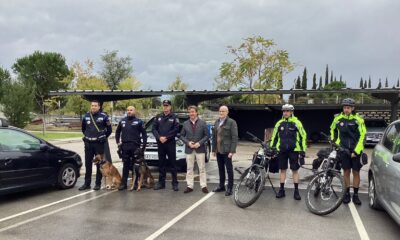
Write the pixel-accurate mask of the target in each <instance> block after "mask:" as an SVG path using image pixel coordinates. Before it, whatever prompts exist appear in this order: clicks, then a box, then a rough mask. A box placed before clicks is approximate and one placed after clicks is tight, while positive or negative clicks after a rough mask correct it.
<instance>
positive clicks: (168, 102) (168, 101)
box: [162, 100, 171, 106]
mask: <svg viewBox="0 0 400 240" xmlns="http://www.w3.org/2000/svg"><path fill="white" fill-rule="evenodd" d="M162 105H170V106H171V101H170V100H164V101H163V102H162Z"/></svg>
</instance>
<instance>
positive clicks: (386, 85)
mask: <svg viewBox="0 0 400 240" xmlns="http://www.w3.org/2000/svg"><path fill="white" fill-rule="evenodd" d="M385 87H386V88H387V87H389V82H388V79H387V78H386V81H385Z"/></svg>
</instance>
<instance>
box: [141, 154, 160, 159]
mask: <svg viewBox="0 0 400 240" xmlns="http://www.w3.org/2000/svg"><path fill="white" fill-rule="evenodd" d="M144 159H149V160H157V159H158V156H157V155H152V154H145V155H144Z"/></svg>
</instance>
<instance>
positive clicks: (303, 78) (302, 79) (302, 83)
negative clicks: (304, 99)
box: [301, 68, 307, 90]
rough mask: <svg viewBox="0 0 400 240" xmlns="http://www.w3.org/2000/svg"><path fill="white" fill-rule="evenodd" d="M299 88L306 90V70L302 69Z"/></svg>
mask: <svg viewBox="0 0 400 240" xmlns="http://www.w3.org/2000/svg"><path fill="white" fill-rule="evenodd" d="M301 88H302V89H304V90H306V89H307V68H304V71H303V77H302V78H301Z"/></svg>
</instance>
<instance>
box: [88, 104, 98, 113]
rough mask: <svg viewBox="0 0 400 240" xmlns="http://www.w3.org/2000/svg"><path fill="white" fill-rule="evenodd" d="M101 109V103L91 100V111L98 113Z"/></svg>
mask: <svg viewBox="0 0 400 240" xmlns="http://www.w3.org/2000/svg"><path fill="white" fill-rule="evenodd" d="M99 110H100V104H99V103H98V102H91V103H90V111H91V112H92V113H97V112H98V111H99Z"/></svg>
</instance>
